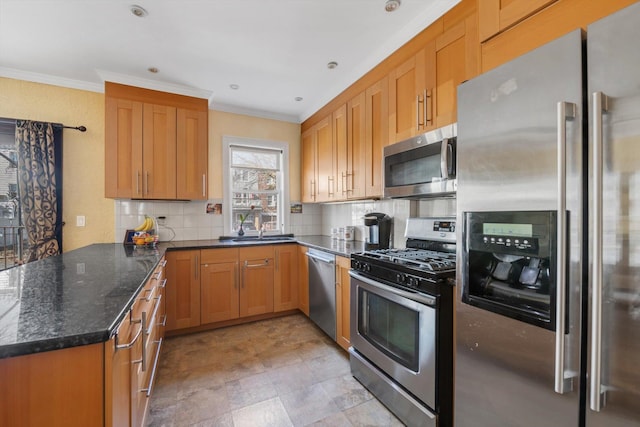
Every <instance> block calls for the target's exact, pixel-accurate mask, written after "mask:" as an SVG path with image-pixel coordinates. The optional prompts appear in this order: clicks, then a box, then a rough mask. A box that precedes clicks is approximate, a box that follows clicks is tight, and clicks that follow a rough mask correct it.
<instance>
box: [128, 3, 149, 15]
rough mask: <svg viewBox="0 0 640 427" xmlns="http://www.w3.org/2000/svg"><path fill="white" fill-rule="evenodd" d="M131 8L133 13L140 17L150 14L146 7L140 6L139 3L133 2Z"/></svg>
mask: <svg viewBox="0 0 640 427" xmlns="http://www.w3.org/2000/svg"><path fill="white" fill-rule="evenodd" d="M129 10H131V13H133V14H134V15H135V16H137V17H138V18H144V17H145V16H147V15H148V13H147V11H146V10H145V8H144V7H142V6H138V5H137V4H132V5H131V8H130V9H129Z"/></svg>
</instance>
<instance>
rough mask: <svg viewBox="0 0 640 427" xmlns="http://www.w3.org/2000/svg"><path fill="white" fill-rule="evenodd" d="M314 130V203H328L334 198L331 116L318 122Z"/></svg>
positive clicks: (333, 149) (333, 148)
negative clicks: (315, 174) (315, 168)
mask: <svg viewBox="0 0 640 427" xmlns="http://www.w3.org/2000/svg"><path fill="white" fill-rule="evenodd" d="M314 129H315V140H316V149H317V155H318V157H317V163H316V164H317V165H318V169H317V171H318V172H317V185H316V186H315V187H316V191H317V193H316V201H317V202H330V201H333V200H335V198H336V187H335V183H336V176H335V171H336V165H335V157H334V152H335V147H334V144H333V126H332V116H331V115H330V116H329V117H326V118H325V119H324V120H322V121H320V122H319V123H318V124H317V125H316V126H314Z"/></svg>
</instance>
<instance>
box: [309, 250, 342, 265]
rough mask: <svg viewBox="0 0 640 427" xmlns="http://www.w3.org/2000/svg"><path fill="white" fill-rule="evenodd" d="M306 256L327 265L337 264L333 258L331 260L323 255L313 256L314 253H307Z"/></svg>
mask: <svg viewBox="0 0 640 427" xmlns="http://www.w3.org/2000/svg"><path fill="white" fill-rule="evenodd" d="M305 255H306V256H308V257H309V258H311V259H314V260H316V261H320V262H324V263H327V264H335V263H336V261H335V258H333V257H332V258H329V257H323V256H322V255H320V256H318V255H317V254H312V253H309V252H305Z"/></svg>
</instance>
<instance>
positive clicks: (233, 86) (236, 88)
mask: <svg viewBox="0 0 640 427" xmlns="http://www.w3.org/2000/svg"><path fill="white" fill-rule="evenodd" d="M229 87H230V88H231V89H233V90H238V89H240V86H239V85H237V84H235V83H232V84H230V85H229Z"/></svg>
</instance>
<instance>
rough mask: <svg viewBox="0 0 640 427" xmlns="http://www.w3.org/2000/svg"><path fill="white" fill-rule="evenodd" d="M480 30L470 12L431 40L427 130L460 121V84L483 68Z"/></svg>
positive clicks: (427, 56) (428, 60)
mask: <svg viewBox="0 0 640 427" xmlns="http://www.w3.org/2000/svg"><path fill="white" fill-rule="evenodd" d="M477 34H478V30H477V20H476V17H475V15H470V16H467V17H466V18H463V19H462V20H461V21H460V22H458V23H457V24H455V25H452V26H450V27H449V28H447V29H445V30H444V32H443V33H442V34H441V35H439V36H438V37H436V38H435V39H434V40H432V41H430V42H429V43H428V44H427V46H426V48H425V54H426V61H427V67H426V87H427V99H426V102H425V104H424V108H426V110H425V118H424V122H425V123H426V125H425V126H424V130H425V131H428V130H433V129H437V128H440V127H443V126H445V125H449V124H451V123H455V122H456V121H457V96H458V94H457V88H458V85H459V84H460V83H462V82H463V81H465V80H469V79H471V78H473V77H475V76H476V75H477V74H478V73H479V71H480V70H479V69H480V64H479V58H480V50H479V43H478V39H477V38H478V36H477Z"/></svg>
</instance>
